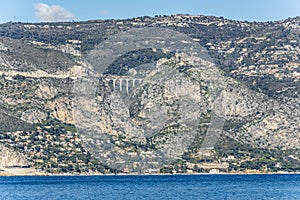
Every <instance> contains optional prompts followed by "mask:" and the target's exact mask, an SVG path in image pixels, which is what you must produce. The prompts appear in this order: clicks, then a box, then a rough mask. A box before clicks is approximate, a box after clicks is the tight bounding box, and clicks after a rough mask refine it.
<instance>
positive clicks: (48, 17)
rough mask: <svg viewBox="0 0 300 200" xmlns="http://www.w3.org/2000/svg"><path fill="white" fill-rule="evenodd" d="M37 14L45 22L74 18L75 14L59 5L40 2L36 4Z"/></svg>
mask: <svg viewBox="0 0 300 200" xmlns="http://www.w3.org/2000/svg"><path fill="white" fill-rule="evenodd" d="M34 8H35V11H36V12H35V14H36V16H37V17H38V19H39V20H40V21H43V22H61V21H70V20H74V19H75V16H74V15H73V14H72V13H71V12H69V11H67V10H66V9H64V8H63V7H61V6H59V5H47V4H44V3H38V4H36V5H35V6H34Z"/></svg>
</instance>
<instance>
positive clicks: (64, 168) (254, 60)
mask: <svg viewBox="0 0 300 200" xmlns="http://www.w3.org/2000/svg"><path fill="white" fill-rule="evenodd" d="M299 26H300V25H299V19H298V18H294V19H288V20H284V21H280V22H269V23H250V22H238V21H230V20H227V19H223V18H215V17H206V16H185V15H176V16H170V17H157V18H150V17H143V18H135V19H132V20H120V21H116V20H109V21H92V22H80V23H79V22H73V23H59V24H57V23H53V24H22V23H12V24H3V25H0V35H1V36H2V37H1V40H0V75H1V76H0V89H1V91H0V102H1V105H0V111H1V113H0V121H1V124H0V142H1V144H2V145H4V146H6V147H5V148H9V149H11V151H13V152H15V153H13V154H11V156H10V157H11V159H12V160H14V159H15V160H19V161H18V162H17V163H15V164H13V165H25V164H26V165H30V166H33V167H35V168H37V169H39V170H41V171H45V172H50V173H67V172H70V173H112V172H114V173H117V172H125V173H128V172H138V173H146V172H149V173H152V172H164V173H174V172H209V170H211V169H218V170H221V171H244V170H248V169H251V170H253V169H256V170H260V171H282V170H284V171H299V169H300V165H299V164H300V157H299V144H300V131H299V124H300V115H299V103H300V102H299V66H300V64H299ZM20 33H22V34H20ZM3 148H4V147H3ZM21 155H22V156H21ZM19 158H22V159H23V160H22V159H21V160H20V159H19ZM2 159H5V160H7V159H6V158H5V156H2ZM25 159H26V160H27V161H26V160H25ZM5 163H8V161H7V162H6V161H5Z"/></svg>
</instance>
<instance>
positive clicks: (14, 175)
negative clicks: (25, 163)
mask: <svg viewBox="0 0 300 200" xmlns="http://www.w3.org/2000/svg"><path fill="white" fill-rule="evenodd" d="M197 175H201V176H203V175H205V176H210V175H300V172H284V171H282V172H261V173H259V172H257V173H245V172H232V173H230V172H229V173H176V174H164V173H152V174H149V173H144V174H143V173H141V174H139V173H118V174H101V173H93V174H92V173H91V174H67V173H66V174H49V173H48V174H44V173H37V174H9V173H1V172H0V177H25V176H28V177H31V176H32V177H33V176H34V177H38V176H40V177H43V176H49V177H51V176H52V177H62V176H64V177H68V176H78V177H80V176H83V177H84V176H116V177H117V176H197Z"/></svg>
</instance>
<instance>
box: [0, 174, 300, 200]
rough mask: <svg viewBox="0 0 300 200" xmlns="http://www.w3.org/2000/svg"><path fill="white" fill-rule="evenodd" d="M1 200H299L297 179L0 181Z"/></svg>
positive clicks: (41, 178) (184, 177)
mask: <svg viewBox="0 0 300 200" xmlns="http://www.w3.org/2000/svg"><path fill="white" fill-rule="evenodd" d="M0 199H1V200H6V199H13V200H17V199H22V200H23V199H25V200H26V199H50V200H55V199H62V200H65V199H66V200H68V199H72V200H73V199H83V200H88V199H112V200H117V199H122V200H127V199H128V200H134V199H138V200H140V199H147V200H148V199H166V200H169V199H180V200H184V199H191V200H193V199H205V200H209V199H218V200H219V199H220V200H221V199H234V200H236V199H243V200H247V199H249V200H250V199H251V200H253V199H255V200H256V199H268V200H269V199H276V200H277V199H288V200H291V199H297V200H299V199H300V175H297V174H295V175H290V174H289V175H278V174H276V175H145V176H143V175H126V176H121V175H115V176H27V177H0Z"/></svg>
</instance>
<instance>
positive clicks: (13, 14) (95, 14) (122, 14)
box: [0, 0, 300, 23]
mask: <svg viewBox="0 0 300 200" xmlns="http://www.w3.org/2000/svg"><path fill="white" fill-rule="evenodd" d="M0 3H1V7H0V23H5V22H9V21H13V22H15V21H16V22H40V21H48V22H52V21H72V20H74V21H85V20H91V19H128V18H133V17H139V16H146V15H147V16H155V15H171V14H190V15H210V16H218V17H221V16H222V17H224V18H227V19H234V20H247V21H277V20H281V19H286V18H289V17H295V16H300V0H0Z"/></svg>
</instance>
